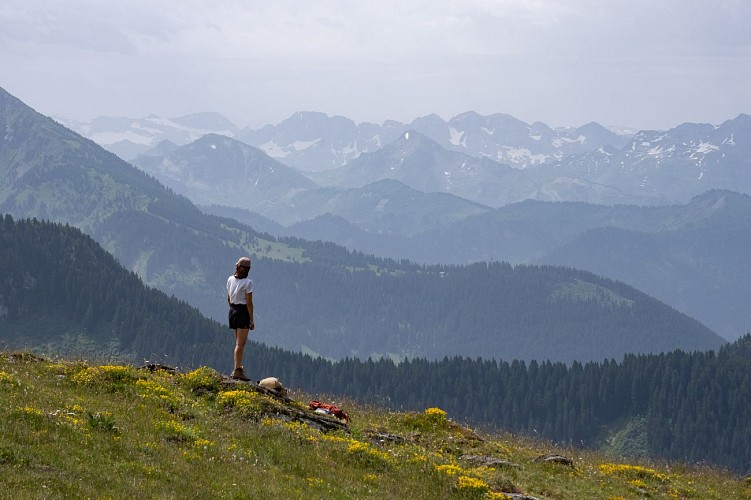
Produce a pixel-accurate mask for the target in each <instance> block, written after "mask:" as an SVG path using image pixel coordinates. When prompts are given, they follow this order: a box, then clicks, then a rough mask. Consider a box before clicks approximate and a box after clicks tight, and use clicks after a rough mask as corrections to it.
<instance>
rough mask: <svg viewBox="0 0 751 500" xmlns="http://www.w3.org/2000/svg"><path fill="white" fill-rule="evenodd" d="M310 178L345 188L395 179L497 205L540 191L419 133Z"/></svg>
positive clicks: (513, 173)
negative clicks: (443, 146) (447, 148)
mask: <svg viewBox="0 0 751 500" xmlns="http://www.w3.org/2000/svg"><path fill="white" fill-rule="evenodd" d="M311 177H312V178H313V179H314V180H316V181H317V182H319V183H320V184H324V185H336V186H340V187H360V186H364V185H366V184H370V183H372V182H376V181H378V180H382V179H395V180H398V181H400V182H402V183H404V184H406V185H407V186H409V187H411V188H413V189H417V190H418V191H422V192H425V193H431V192H433V193H449V194H453V195H455V196H459V197H462V198H466V199H468V200H472V201H474V202H476V203H481V204H483V205H488V206H492V207H498V206H501V205H504V204H506V203H512V202H515V201H520V200H523V199H526V198H528V197H529V196H530V195H531V193H533V192H534V190H535V189H536V186H535V184H534V183H533V182H532V181H530V180H529V179H528V178H527V176H526V174H525V173H524V172H523V171H521V170H519V169H515V168H511V167H509V166H508V165H503V164H500V163H497V162H494V161H492V160H488V159H480V158H475V157H472V156H468V155H465V154H461V153H457V152H452V151H447V150H445V149H444V148H442V147H441V146H440V145H439V144H438V143H436V142H434V141H432V140H431V139H429V138H428V137H426V136H424V135H422V134H420V133H417V132H414V131H408V132H405V133H404V134H403V135H402V136H400V137H399V138H398V139H397V140H395V141H394V142H392V143H390V144H388V145H387V146H385V147H384V148H382V149H380V150H378V151H375V152H373V153H365V154H362V155H361V156H360V157H358V158H356V159H354V160H352V161H350V162H349V163H348V164H347V165H346V166H344V167H341V168H339V169H337V170H334V171H328V172H322V173H320V174H315V175H312V176H311Z"/></svg>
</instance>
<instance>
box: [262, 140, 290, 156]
mask: <svg viewBox="0 0 751 500" xmlns="http://www.w3.org/2000/svg"><path fill="white" fill-rule="evenodd" d="M258 149H260V150H261V151H263V152H264V153H266V154H267V155H269V156H270V157H272V158H284V157H286V156H287V155H288V154H289V151H288V150H286V149H285V148H284V147H282V146H280V145H279V144H277V143H276V142H274V141H267V142H264V143H263V144H260V145H259V146H258Z"/></svg>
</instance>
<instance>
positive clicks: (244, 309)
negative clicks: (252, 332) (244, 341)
mask: <svg viewBox="0 0 751 500" xmlns="http://www.w3.org/2000/svg"><path fill="white" fill-rule="evenodd" d="M229 327H230V328H232V329H233V330H235V329H236V328H244V329H246V330H249V329H250V314H248V306H247V305H246V304H230V306H229Z"/></svg>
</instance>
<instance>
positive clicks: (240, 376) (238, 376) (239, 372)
mask: <svg viewBox="0 0 751 500" xmlns="http://www.w3.org/2000/svg"><path fill="white" fill-rule="evenodd" d="M232 378H233V379H235V380H242V381H244V382H248V381H249V380H250V379H249V378H248V377H247V376H246V375H245V370H243V367H242V366H241V367H240V368H235V371H233V372H232Z"/></svg>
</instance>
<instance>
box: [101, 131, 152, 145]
mask: <svg viewBox="0 0 751 500" xmlns="http://www.w3.org/2000/svg"><path fill="white" fill-rule="evenodd" d="M89 138H90V139H91V140H92V141H94V142H96V143H97V144H101V145H103V146H110V145H112V144H117V143H118V142H122V141H130V142H132V143H134V144H139V145H142V146H151V145H152V138H151V137H149V136H145V135H141V134H137V133H135V132H134V131H132V130H127V131H125V132H96V133H94V134H91V135H90V136H89Z"/></svg>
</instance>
